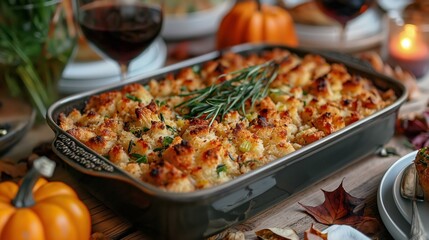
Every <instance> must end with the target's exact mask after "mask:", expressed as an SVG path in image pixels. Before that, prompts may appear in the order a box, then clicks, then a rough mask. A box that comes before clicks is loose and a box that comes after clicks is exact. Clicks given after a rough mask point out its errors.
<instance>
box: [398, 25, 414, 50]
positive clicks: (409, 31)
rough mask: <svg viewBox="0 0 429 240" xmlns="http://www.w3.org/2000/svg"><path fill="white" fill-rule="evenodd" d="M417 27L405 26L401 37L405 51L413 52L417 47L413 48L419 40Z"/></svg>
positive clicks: (401, 44)
mask: <svg viewBox="0 0 429 240" xmlns="http://www.w3.org/2000/svg"><path fill="white" fill-rule="evenodd" d="M417 36H418V34H417V27H416V26H415V25H412V24H406V25H405V26H404V30H403V31H402V32H401V33H400V35H399V39H400V40H399V44H400V46H401V48H402V49H404V50H411V49H413V48H414V47H415V46H413V45H414V44H413V43H415V42H416V40H417V39H416V38H417Z"/></svg>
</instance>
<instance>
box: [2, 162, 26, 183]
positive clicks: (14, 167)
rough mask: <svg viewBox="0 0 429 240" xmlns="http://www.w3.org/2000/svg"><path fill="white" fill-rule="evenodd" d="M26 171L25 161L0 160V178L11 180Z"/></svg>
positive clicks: (21, 175)
mask: <svg viewBox="0 0 429 240" xmlns="http://www.w3.org/2000/svg"><path fill="white" fill-rule="evenodd" d="M25 173H27V163H25V162H19V163H12V162H8V161H0V180H1V181H5V180H11V179H12V180H13V179H17V178H20V177H23V176H24V175H25Z"/></svg>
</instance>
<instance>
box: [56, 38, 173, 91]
mask: <svg viewBox="0 0 429 240" xmlns="http://www.w3.org/2000/svg"><path fill="white" fill-rule="evenodd" d="M166 58H167V46H166V45H165V42H164V41H163V40H162V39H161V38H158V39H157V40H156V41H154V42H153V43H152V45H151V46H150V47H149V48H148V49H147V50H146V51H145V52H143V53H142V54H141V55H140V56H139V57H137V58H136V59H134V60H133V61H132V62H131V64H130V66H129V73H128V76H129V77H130V78H131V77H135V76H137V75H143V74H147V73H149V72H151V71H154V70H156V69H159V68H161V67H162V66H164V64H165V61H166ZM119 72H120V71H119V66H118V64H117V63H116V62H114V61H113V60H110V59H103V60H100V61H94V62H70V63H69V64H68V65H67V67H66V69H65V70H64V73H63V77H62V79H61V80H60V82H59V91H60V92H61V93H64V94H71V93H78V92H84V91H88V90H91V89H95V88H99V87H102V86H105V85H109V84H113V83H117V82H119V81H120V74H119Z"/></svg>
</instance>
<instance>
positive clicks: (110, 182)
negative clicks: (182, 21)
mask: <svg viewBox="0 0 429 240" xmlns="http://www.w3.org/2000/svg"><path fill="white" fill-rule="evenodd" d="M273 48H282V49H287V50H289V51H291V52H293V53H295V54H297V55H299V56H303V55H305V54H307V53H313V54H320V55H322V56H323V57H325V58H326V59H327V60H328V61H329V62H340V63H343V64H344V65H345V66H346V67H347V68H348V70H349V71H350V72H352V73H355V74H360V75H362V76H364V77H367V78H368V79H370V80H372V81H373V82H374V84H375V85H376V86H377V87H378V88H380V89H387V88H391V89H393V90H394V91H395V94H396V96H397V100H396V101H395V102H394V103H393V104H392V105H390V106H388V107H386V108H384V109H382V110H380V111H378V112H376V113H374V114H373V115H371V116H369V117H367V118H364V119H362V120H360V121H358V122H356V123H353V124H352V125H349V126H347V127H345V128H344V129H342V130H340V131H338V132H335V133H333V134H331V135H329V136H326V137H325V138H323V139H321V140H318V141H316V142H314V143H312V144H310V145H307V146H305V147H303V148H301V149H299V150H297V151H295V152H293V153H290V154H288V155H286V156H284V157H282V158H279V159H278V160H276V161H273V162H271V163H269V164H267V165H265V166H262V167H260V168H259V169H256V170H254V171H251V172H249V173H246V174H244V175H241V176H239V177H237V178H236V179H233V180H231V181H229V182H227V183H224V184H221V185H219V186H215V187H212V188H209V189H203V190H198V191H195V192H188V193H173V192H166V191H163V190H161V189H159V188H157V187H155V186H153V185H150V184H148V183H145V182H142V181H140V180H138V179H136V178H134V177H132V176H130V175H129V174H127V173H126V172H124V171H122V170H120V169H119V168H117V167H116V166H115V165H113V164H112V163H110V162H109V161H108V160H107V159H105V158H104V157H102V156H100V155H98V154H96V153H95V152H94V151H92V150H91V149H89V148H88V147H86V146H85V145H83V144H82V143H80V142H79V141H77V140H76V139H74V138H73V137H72V136H71V135H69V134H67V133H66V132H65V131H63V130H62V129H61V128H60V127H59V126H58V124H57V120H58V116H59V114H60V113H62V112H64V113H69V112H70V111H71V110H72V109H73V108H77V109H83V107H84V105H85V103H86V101H87V100H88V99H89V98H90V97H91V96H93V95H95V94H100V93H103V92H106V91H112V90H117V89H120V88H122V87H123V85H125V84H128V83H130V82H127V83H119V84H116V85H113V86H109V87H106V88H102V89H98V90H94V91H90V92H86V93H83V94H78V95H74V96H71V97H68V98H66V99H62V100H60V101H58V102H56V103H55V104H53V105H52V106H51V107H50V108H49V110H48V113H47V122H48V124H49V125H50V127H51V128H52V129H53V131H54V132H55V134H56V137H55V139H54V141H53V143H52V145H53V149H54V151H55V153H56V154H57V155H58V156H59V157H60V158H61V159H63V160H64V161H65V162H66V163H67V164H68V165H70V166H71V168H70V170H71V171H72V174H73V176H75V177H76V178H78V179H79V181H80V182H81V183H82V184H83V185H85V186H87V187H88V189H89V190H90V192H91V193H92V194H94V195H95V196H96V197H98V198H100V199H101V200H102V201H103V202H104V203H105V204H106V205H108V206H109V207H110V208H112V209H113V210H114V211H116V212H117V213H118V214H121V215H123V216H125V217H127V218H128V219H129V220H131V221H132V222H134V223H135V224H136V226H139V227H140V228H141V230H143V231H145V232H148V233H150V234H153V236H155V237H156V239H160V238H165V239H177V238H178V237H179V236H180V237H179V238H180V239H201V238H203V237H207V236H210V235H213V234H215V233H218V232H220V231H222V230H224V229H226V228H228V227H230V226H232V225H234V224H237V223H239V222H242V221H244V220H246V219H248V218H250V217H252V216H254V215H255V214H257V213H259V212H261V211H264V210H265V209H267V208H270V207H271V206H273V205H274V204H276V203H278V202H279V201H282V200H284V199H286V198H288V197H289V196H291V195H292V194H295V193H297V192H299V191H301V190H303V189H304V188H306V187H307V186H309V185H311V184H313V183H315V182H317V181H320V180H321V179H323V178H325V177H327V176H329V175H330V174H333V173H334V172H335V171H338V170H339V169H340V168H343V167H345V166H346V165H348V164H351V163H352V162H355V161H358V160H359V159H361V158H362V157H364V156H366V155H369V154H372V153H374V152H375V151H376V150H377V149H378V148H379V147H381V146H383V145H384V144H385V143H387V142H388V141H389V140H390V139H391V137H392V136H393V134H394V126H395V120H396V116H397V113H398V110H399V107H400V106H401V104H402V103H403V102H404V101H405V99H406V94H407V93H406V89H405V87H404V86H403V85H402V84H401V83H399V82H397V81H395V80H394V79H391V78H388V77H386V76H384V75H381V74H378V73H376V72H375V71H373V70H371V68H369V67H368V66H366V65H365V64H363V63H362V62H360V61H357V60H356V59H354V58H351V57H345V56H344V55H337V54H326V53H323V52H315V51H309V50H304V49H296V48H288V47H285V46H278V45H240V46H236V47H233V48H231V49H228V51H233V52H236V53H239V54H244V55H246V54H250V53H259V52H262V51H264V50H271V49H273ZM221 54H222V51H216V52H212V53H209V54H206V55H203V56H200V57H197V58H194V59H191V60H187V61H184V62H181V63H178V64H175V65H171V66H169V67H166V68H163V69H161V70H159V71H158V72H157V73H154V74H152V75H150V76H142V77H137V78H134V79H132V80H131V82H139V83H142V84H144V83H147V82H148V81H149V79H160V78H162V77H163V76H165V74H166V73H171V72H177V71H178V70H180V69H181V68H185V67H189V66H193V65H196V64H202V63H204V62H206V61H209V60H213V59H216V58H218V57H219V56H220V55H221Z"/></svg>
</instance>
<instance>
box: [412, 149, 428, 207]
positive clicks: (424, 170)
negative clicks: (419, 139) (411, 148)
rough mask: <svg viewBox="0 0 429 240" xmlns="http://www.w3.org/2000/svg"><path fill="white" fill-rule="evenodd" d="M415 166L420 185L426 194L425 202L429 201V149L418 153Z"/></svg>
mask: <svg viewBox="0 0 429 240" xmlns="http://www.w3.org/2000/svg"><path fill="white" fill-rule="evenodd" d="M414 164H415V166H416V169H417V175H418V177H419V181H420V185H421V186H422V189H423V192H424V194H425V201H429V147H424V148H421V149H420V150H419V151H418V152H417V155H416V158H415V160H414Z"/></svg>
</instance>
